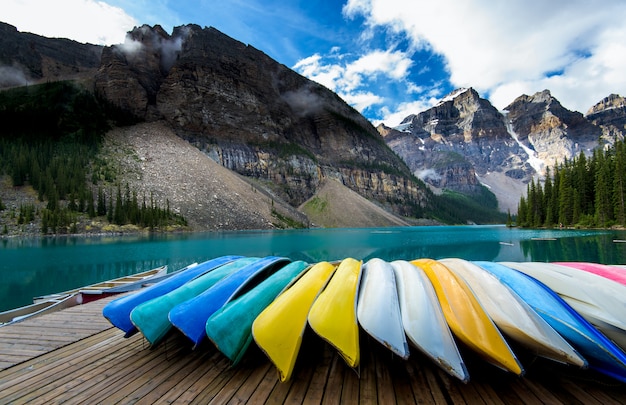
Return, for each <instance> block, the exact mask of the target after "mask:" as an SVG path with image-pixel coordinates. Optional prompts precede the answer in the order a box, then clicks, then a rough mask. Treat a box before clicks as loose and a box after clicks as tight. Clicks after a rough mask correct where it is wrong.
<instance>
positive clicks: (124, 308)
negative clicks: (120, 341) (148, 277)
mask: <svg viewBox="0 0 626 405" xmlns="http://www.w3.org/2000/svg"><path fill="white" fill-rule="evenodd" d="M240 258H241V256H222V257H217V258H215V259H211V260H208V261H206V262H203V263H200V264H194V265H190V266H187V267H184V268H182V269H180V270H177V271H176V272H174V273H172V274H170V275H168V276H169V277H168V278H166V279H165V280H163V281H160V282H158V283H155V284H153V285H151V286H150V287H147V288H144V289H142V290H140V291H139V292H137V293H135V294H131V295H127V296H124V297H121V298H118V299H116V300H114V301H111V302H109V303H108V304H107V305H106V306H105V307H104V308H103V309H102V315H104V317H105V318H106V319H108V321H109V322H111V324H112V325H113V326H115V327H117V328H119V329H121V330H122V331H124V332H125V333H126V336H125V337H129V336H131V335H133V334H135V333H136V332H137V328H136V327H135V325H133V323H132V322H131V320H130V313H131V311H132V310H133V309H135V307H136V306H137V305H139V304H141V303H144V302H146V301H149V300H151V299H153V298H156V297H160V296H162V295H164V294H167V293H168V292H170V291H172V290H175V289H177V288H178V287H180V286H181V285H183V284H185V283H186V282H188V281H189V280H192V279H194V278H196V277H198V276H200V275H202V274H204V273H207V272H209V271H211V270H213V269H215V268H217V267H220V266H222V265H224V264H226V263H229V262H232V261H233V260H236V259H240Z"/></svg>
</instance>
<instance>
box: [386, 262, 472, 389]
mask: <svg viewBox="0 0 626 405" xmlns="http://www.w3.org/2000/svg"><path fill="white" fill-rule="evenodd" d="M391 266H392V267H393V269H394V272H395V275H396V284H397V287H398V298H399V301H400V310H401V314H402V324H403V326H404V330H405V332H406V335H407V337H408V338H409V341H410V342H411V343H412V344H413V345H414V346H415V347H417V348H418V349H419V350H420V351H422V352H423V353H424V354H426V355H427V356H428V357H429V358H430V359H431V360H432V361H434V362H435V364H437V365H438V366H439V367H441V368H442V369H443V370H444V371H446V372H447V373H448V374H450V375H451V376H453V377H455V378H458V379H459V380H461V381H462V382H468V381H469V378H470V377H469V373H468V372H467V368H466V367H465V364H464V363H463V359H462V358H461V354H460V353H459V349H458V347H457V345H456V342H455V341H454V338H453V337H452V332H451V331H450V328H449V327H448V324H447V322H446V319H445V317H444V315H443V311H442V310H441V306H440V305H439V301H438V300H437V294H436V293H435V289H434V288H433V286H432V284H431V283H430V280H429V279H428V277H427V276H426V274H425V273H424V271H423V270H422V269H420V268H418V267H416V266H414V265H412V264H411V263H409V262H407V261H402V260H398V261H394V262H391Z"/></svg>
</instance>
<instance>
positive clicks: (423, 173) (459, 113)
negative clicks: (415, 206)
mask: <svg viewBox="0 0 626 405" xmlns="http://www.w3.org/2000/svg"><path fill="white" fill-rule="evenodd" d="M625 106H626V103H625V100H624V99H623V98H621V97H619V96H616V95H613V96H610V97H608V98H606V99H604V100H603V101H601V102H600V103H598V104H597V105H596V106H594V107H592V108H591V109H590V110H589V112H588V113H587V115H586V116H584V115H582V114H581V113H579V112H575V111H570V110H568V109H566V108H564V107H563V106H562V105H561V104H560V103H559V101H558V100H557V99H555V98H554V97H553V96H552V95H551V94H550V92H549V91H548V90H544V91H542V92H538V93H536V94H534V95H532V96H528V95H522V96H520V97H518V98H517V99H515V100H514V101H513V102H512V103H511V104H509V105H508V106H507V107H505V109H504V111H498V110H497V109H496V108H495V107H493V106H492V105H491V103H489V101H487V100H485V99H483V98H481V97H480V96H479V94H478V93H477V92H476V91H475V90H474V89H471V88H469V89H458V90H455V91H454V92H452V93H450V94H449V95H447V96H446V97H444V98H443V99H442V100H441V101H440V102H438V103H437V104H436V105H435V106H433V107H432V108H430V109H428V110H426V111H423V112H420V113H418V114H411V115H409V116H407V117H406V118H405V119H404V120H403V121H402V122H401V123H400V125H398V126H397V127H396V128H389V127H386V126H385V125H383V124H381V125H379V127H378V131H379V133H380V134H381V135H382V136H383V138H384V139H385V142H387V144H388V145H389V146H390V147H391V148H392V149H393V150H394V151H395V152H396V153H398V155H399V156H401V157H402V158H403V159H404V160H405V161H406V162H407V164H408V165H409V167H410V168H411V170H412V171H413V173H414V174H415V175H416V176H418V177H419V178H421V179H422V180H424V181H425V182H426V183H428V184H429V185H430V186H431V187H432V188H433V189H434V190H435V191H436V192H440V191H441V190H444V189H446V190H454V191H458V192H461V193H464V194H469V195H472V194H476V193H478V192H479V191H480V189H481V187H483V186H484V187H487V188H488V189H489V190H491V191H492V192H493V193H494V194H495V195H496V197H497V198H498V201H499V207H500V209H501V210H507V209H508V210H511V212H516V210H517V203H518V202H519V198H520V197H521V196H522V195H523V194H524V193H525V191H526V185H527V184H528V182H530V180H531V178H536V179H537V180H540V179H541V178H542V176H544V175H545V170H546V167H549V166H553V165H554V164H556V163H558V162H562V161H563V160H564V159H571V158H572V157H574V156H576V155H578V154H579V153H580V152H581V151H582V152H584V153H586V154H589V153H591V151H592V150H593V149H594V148H596V147H599V146H602V145H603V144H605V143H611V142H612V140H613V139H615V138H616V137H617V138H618V139H623V136H624V132H625V129H626V126H625V124H626V107H625Z"/></svg>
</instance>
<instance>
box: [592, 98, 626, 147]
mask: <svg viewBox="0 0 626 405" xmlns="http://www.w3.org/2000/svg"><path fill="white" fill-rule="evenodd" d="M585 117H586V118H587V120H589V121H590V122H591V123H592V124H594V125H597V126H598V127H600V128H601V130H602V137H603V138H604V139H605V140H606V141H607V142H611V141H612V140H614V139H623V134H624V130H625V129H626V99H625V98H624V97H621V96H619V95H617V94H611V95H609V96H608V97H606V98H604V99H603V100H601V101H600V102H598V103H597V104H596V105H594V106H593V107H591V108H590V109H589V111H587V114H586V116H585Z"/></svg>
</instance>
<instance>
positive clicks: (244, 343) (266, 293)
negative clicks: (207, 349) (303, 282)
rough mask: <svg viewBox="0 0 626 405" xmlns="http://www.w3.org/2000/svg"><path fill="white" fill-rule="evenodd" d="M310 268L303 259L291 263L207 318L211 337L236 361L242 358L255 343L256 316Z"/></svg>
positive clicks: (207, 329)
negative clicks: (254, 324) (253, 326)
mask: <svg viewBox="0 0 626 405" xmlns="http://www.w3.org/2000/svg"><path fill="white" fill-rule="evenodd" d="M308 267H309V265H308V264H307V263H305V262H303V261H296V262H292V263H290V264H288V265H287V266H285V267H283V268H282V269H280V270H278V271H277V272H276V273H274V274H272V275H271V276H269V277H268V278H267V279H265V280H264V281H263V282H262V283H260V284H259V285H258V286H256V287H255V288H253V289H252V290H250V291H248V292H247V293H246V294H244V295H242V296H240V297H239V298H237V299H235V300H233V301H231V302H230V303H228V304H226V305H225V306H223V307H222V308H221V309H220V310H218V311H217V312H215V313H214V314H213V315H212V316H211V317H210V318H209V319H208V320H207V322H206V334H207V336H208V337H209V339H210V340H211V341H212V342H213V343H215V345H216V346H217V348H218V349H219V350H220V351H221V352H222V353H224V354H225V355H226V357H228V358H229V359H230V360H231V361H232V362H233V364H237V363H238V362H239V361H240V360H241V358H242V357H243V355H244V353H245V352H246V350H247V349H248V346H250V343H251V342H252V324H253V323H254V320H255V319H256V317H257V316H258V315H259V314H260V313H261V312H262V311H263V310H264V309H265V308H266V307H267V306H268V305H270V304H271V303H272V301H273V300H274V299H275V298H276V297H277V296H278V295H279V294H280V293H281V291H283V289H285V287H287V285H289V283H290V282H291V281H292V280H294V279H295V278H296V277H298V276H299V275H300V274H301V273H302V272H303V271H305V270H306V269H307V268H308Z"/></svg>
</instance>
